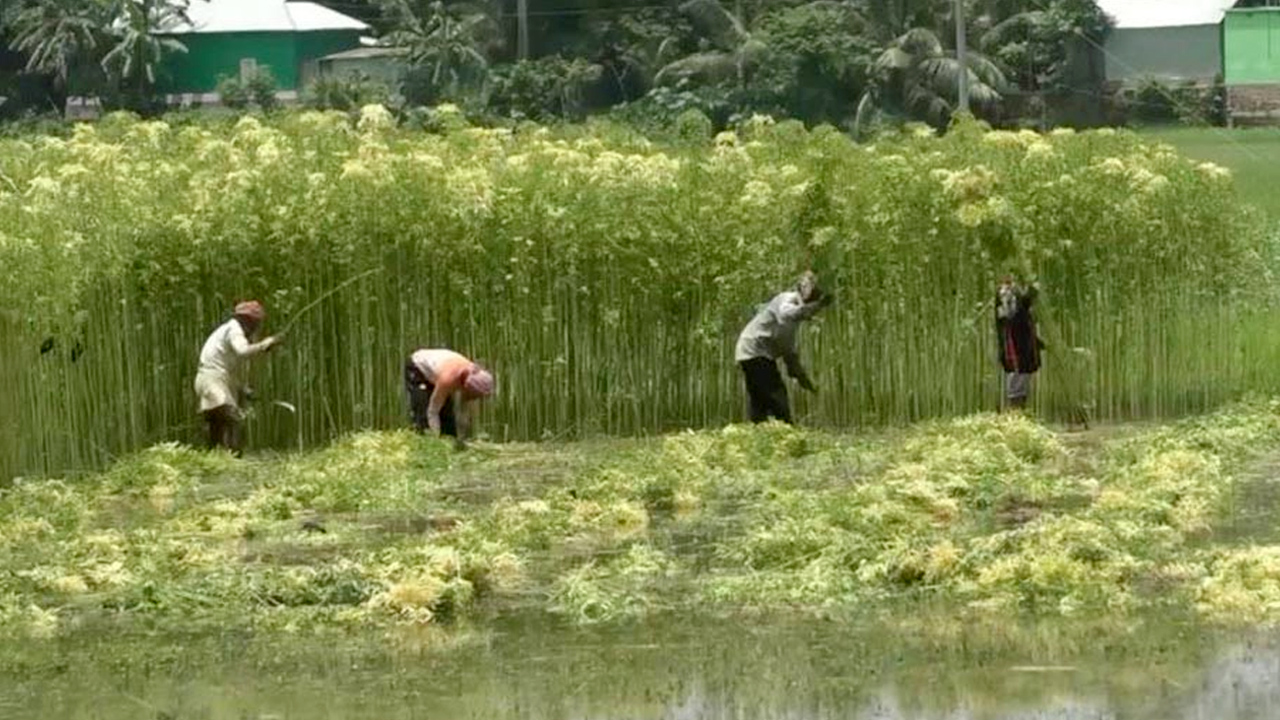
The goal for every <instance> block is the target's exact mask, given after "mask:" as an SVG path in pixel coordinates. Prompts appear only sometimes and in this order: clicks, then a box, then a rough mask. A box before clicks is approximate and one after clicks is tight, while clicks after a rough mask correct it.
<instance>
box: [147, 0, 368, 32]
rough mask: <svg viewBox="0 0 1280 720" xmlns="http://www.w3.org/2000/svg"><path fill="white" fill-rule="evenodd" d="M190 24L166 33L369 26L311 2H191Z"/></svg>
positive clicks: (188, 12) (303, 30)
mask: <svg viewBox="0 0 1280 720" xmlns="http://www.w3.org/2000/svg"><path fill="white" fill-rule="evenodd" d="M187 15H188V16H189V17H190V18H191V24H189V25H188V24H187V23H178V24H176V25H174V26H173V27H171V28H168V29H166V32H168V33H173V34H175V35H180V34H186V33H229V32H311V31H316V30H362V31H363V30H368V29H369V26H368V25H365V24H364V23H362V22H360V21H359V20H356V19H355V18H353V17H348V16H346V15H343V14H342V13H340V12H336V11H334V10H330V9H329V8H327V7H324V6H323V5H317V4H316V3H313V2H286V1H285V0H208V1H207V2H206V1H205V0H192V2H191V4H190V6H189V7H188V10H187Z"/></svg>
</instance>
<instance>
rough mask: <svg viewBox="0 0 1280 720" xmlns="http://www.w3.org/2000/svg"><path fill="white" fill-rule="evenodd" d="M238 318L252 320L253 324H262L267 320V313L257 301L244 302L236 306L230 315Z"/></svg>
mask: <svg viewBox="0 0 1280 720" xmlns="http://www.w3.org/2000/svg"><path fill="white" fill-rule="evenodd" d="M232 314H234V315H235V316H236V317H238V318H244V319H246V320H252V321H254V322H262V321H263V320H265V319H266V318H267V311H266V309H265V308H263V307H262V303H260V302H258V301H257V300H246V301H245V302H242V303H237V304H236V309H235V311H234V312H233V313H232Z"/></svg>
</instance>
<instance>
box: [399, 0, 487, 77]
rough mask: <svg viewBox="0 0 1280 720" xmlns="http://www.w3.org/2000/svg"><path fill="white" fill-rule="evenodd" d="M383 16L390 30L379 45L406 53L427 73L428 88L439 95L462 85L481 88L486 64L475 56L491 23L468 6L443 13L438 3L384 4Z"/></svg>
mask: <svg viewBox="0 0 1280 720" xmlns="http://www.w3.org/2000/svg"><path fill="white" fill-rule="evenodd" d="M383 7H384V12H386V13H387V14H388V15H390V16H391V17H392V18H393V22H394V24H395V30H393V31H391V32H390V33H388V34H387V35H386V36H385V37H384V38H383V41H384V43H385V44H387V45H393V46H398V47H404V48H407V49H408V51H409V62H410V64H411V65H413V66H414V67H416V68H418V69H420V70H423V71H425V72H426V73H427V77H428V79H429V81H430V84H431V86H432V87H433V88H434V89H435V90H436V91H437V92H442V93H444V94H445V95H452V94H456V93H458V92H459V91H461V90H462V89H463V88H464V87H466V86H468V85H482V84H483V82H484V78H485V77H486V75H487V74H488V70H489V60H488V58H486V57H485V55H484V53H483V52H481V47H482V38H483V37H484V36H485V35H486V34H491V32H492V23H493V22H494V18H492V17H491V16H490V15H489V14H488V13H484V12H480V11H471V12H467V8H468V7H469V6H466V5H464V6H461V7H452V6H450V7H446V6H445V4H444V3H443V2H439V0H435V1H432V2H421V1H420V0H419V1H417V2H414V1H412V0H386V2H385V3H384V5H383Z"/></svg>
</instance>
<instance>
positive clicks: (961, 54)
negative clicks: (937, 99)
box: [955, 0, 969, 113]
mask: <svg viewBox="0 0 1280 720" xmlns="http://www.w3.org/2000/svg"><path fill="white" fill-rule="evenodd" d="M955 3H956V12H955V15H956V60H957V61H959V63H960V112H962V113H967V112H969V49H968V48H967V47H965V44H966V41H965V33H964V0H955Z"/></svg>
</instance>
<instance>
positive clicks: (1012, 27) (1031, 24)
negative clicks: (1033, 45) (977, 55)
mask: <svg viewBox="0 0 1280 720" xmlns="http://www.w3.org/2000/svg"><path fill="white" fill-rule="evenodd" d="M1047 19H1048V13H1046V12H1044V11H1043V10H1028V11H1026V12H1020V13H1018V14H1017V15H1012V16H1010V17H1007V18H1005V19H1004V20H1001V21H1000V22H998V23H996V24H995V25H994V26H992V28H991V29H990V30H988V31H986V32H985V33H983V34H982V38H981V39H980V40H979V42H978V46H979V47H981V48H982V49H983V50H985V51H988V52H990V51H991V50H992V49H993V48H995V47H997V46H999V45H1003V44H1005V43H1008V42H1012V41H1013V40H1014V39H1015V38H1016V36H1017V34H1018V33H1026V32H1029V31H1031V30H1033V29H1035V28H1036V27H1038V26H1040V25H1042V24H1044V22H1045V21H1046V20H1047Z"/></svg>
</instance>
